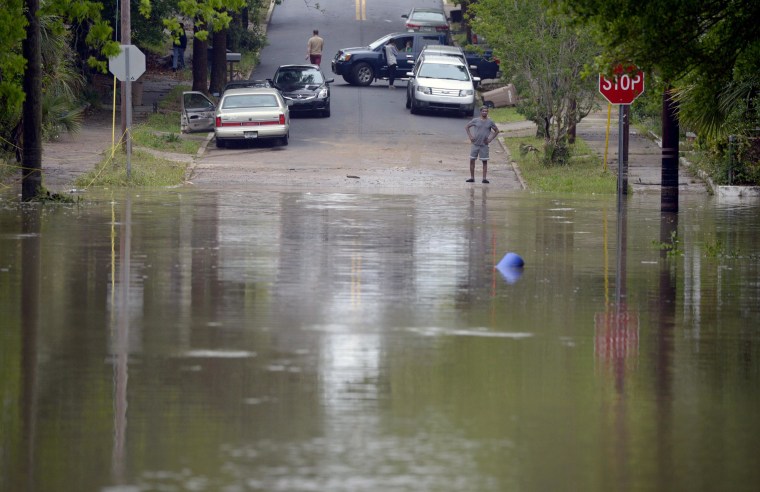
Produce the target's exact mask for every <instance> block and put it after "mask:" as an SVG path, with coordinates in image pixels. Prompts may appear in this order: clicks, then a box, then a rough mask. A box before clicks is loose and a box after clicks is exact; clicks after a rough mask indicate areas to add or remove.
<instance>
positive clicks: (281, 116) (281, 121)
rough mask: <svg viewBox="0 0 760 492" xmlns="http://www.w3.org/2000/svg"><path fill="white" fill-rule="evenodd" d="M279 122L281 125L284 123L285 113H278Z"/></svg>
mask: <svg viewBox="0 0 760 492" xmlns="http://www.w3.org/2000/svg"><path fill="white" fill-rule="evenodd" d="M280 124H281V125H284V124H285V115H284V114H282V113H280Z"/></svg>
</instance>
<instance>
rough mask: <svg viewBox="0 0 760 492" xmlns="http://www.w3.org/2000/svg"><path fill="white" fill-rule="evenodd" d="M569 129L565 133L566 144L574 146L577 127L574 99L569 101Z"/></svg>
mask: <svg viewBox="0 0 760 492" xmlns="http://www.w3.org/2000/svg"><path fill="white" fill-rule="evenodd" d="M568 123H569V125H570V129H569V130H568V131H567V143H569V144H574V143H575V137H576V133H577V125H578V103H577V101H576V100H575V99H572V100H571V101H570V111H569V115H568Z"/></svg>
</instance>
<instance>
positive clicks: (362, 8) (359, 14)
mask: <svg viewBox="0 0 760 492" xmlns="http://www.w3.org/2000/svg"><path fill="white" fill-rule="evenodd" d="M355 2H356V20H367V0H355Z"/></svg>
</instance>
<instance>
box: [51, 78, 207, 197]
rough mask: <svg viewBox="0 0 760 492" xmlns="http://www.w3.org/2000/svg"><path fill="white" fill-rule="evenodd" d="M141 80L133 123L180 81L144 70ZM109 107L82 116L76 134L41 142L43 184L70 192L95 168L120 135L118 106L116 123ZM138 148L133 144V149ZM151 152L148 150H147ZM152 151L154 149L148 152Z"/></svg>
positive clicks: (180, 158)
mask: <svg viewBox="0 0 760 492" xmlns="http://www.w3.org/2000/svg"><path fill="white" fill-rule="evenodd" d="M143 77H144V80H143V97H142V104H140V105H139V106H134V107H133V109H132V124H133V125H134V124H137V123H139V122H140V121H141V120H143V119H144V118H145V117H146V116H147V115H148V114H150V113H152V112H154V110H155V108H157V106H158V102H159V101H160V100H161V99H163V98H164V97H166V95H167V94H168V93H169V91H171V90H172V88H174V87H175V86H176V85H177V84H179V83H180V82H181V81H180V80H179V79H177V78H175V77H174V76H173V75H171V74H170V75H166V74H162V73H146V74H145V75H144V76H143ZM113 123H114V120H113V116H112V109H111V108H110V107H104V108H103V109H101V110H98V111H97V112H95V113H93V114H89V115H87V116H86V117H85V120H84V122H83V124H82V129H81V130H80V131H79V133H76V134H68V133H64V134H61V136H60V138H58V140H56V141H53V142H47V141H46V142H43V147H42V171H43V183H44V185H45V187H46V188H48V189H49V190H50V191H55V192H61V191H69V190H70V189H72V188H73V183H74V181H75V180H76V179H77V178H78V177H79V176H81V175H83V174H86V173H88V172H90V171H91V170H92V169H94V168H95V167H96V166H97V165H98V164H100V162H101V161H102V160H103V158H104V157H105V156H106V155H107V153H108V152H109V151H110V150H111V148H112V142H114V141H118V140H119V137H120V136H121V114H120V108H117V111H116V118H115V125H114V124H113ZM135 148H139V147H136V146H135V147H133V149H135ZM147 150H149V151H150V149H147ZM151 152H153V151H151ZM161 155H162V157H164V158H166V159H170V160H177V161H180V162H192V160H193V158H194V156H189V155H187V154H167V153H161Z"/></svg>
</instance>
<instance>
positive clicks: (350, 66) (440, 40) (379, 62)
mask: <svg viewBox="0 0 760 492" xmlns="http://www.w3.org/2000/svg"><path fill="white" fill-rule="evenodd" d="M390 40H393V41H395V43H396V47H397V48H398V51H399V53H398V56H397V57H396V63H397V66H396V73H397V74H405V73H407V72H411V71H412V67H413V66H414V62H415V61H416V60H417V57H418V56H419V54H420V52H421V51H422V48H424V47H425V46H427V45H429V44H444V45H447V44H449V37H448V34H438V33H435V32H397V33H392V34H386V35H385V36H383V37H382V38H380V39H378V40H376V41H373V42H372V43H370V44H369V46H362V47H358V48H343V49H340V50H338V53H336V55H335V58H333V60H332V71H333V73H334V74H335V75H340V76H342V77H343V79H344V80H345V81H346V82H348V83H349V84H352V85H363V86H366V85H370V84H371V83H372V82H374V81H375V80H376V79H382V78H386V77H388V62H387V61H386V59H385V45H386V44H388V41H390ZM466 55H467V63H468V64H469V65H470V66H475V67H477V71H476V74H477V76H478V77H480V78H481V79H491V78H496V77H498V72H499V64H498V62H497V61H495V60H493V59H492V58H491V53H490V52H488V51H486V52H485V53H483V54H478V53H467V54H466Z"/></svg>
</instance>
